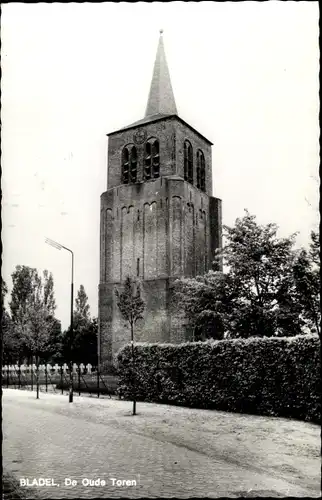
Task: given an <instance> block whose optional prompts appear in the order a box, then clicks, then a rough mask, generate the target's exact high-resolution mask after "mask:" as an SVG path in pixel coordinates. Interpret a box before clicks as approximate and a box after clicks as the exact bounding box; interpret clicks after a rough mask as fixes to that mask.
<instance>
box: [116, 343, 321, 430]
mask: <svg viewBox="0 0 322 500" xmlns="http://www.w3.org/2000/svg"><path fill="white" fill-rule="evenodd" d="M134 360H135V361H134V371H133V364H132V356H131V349H130V346H128V345H127V346H125V347H123V348H122V349H121V350H120V351H119V353H118V354H117V366H118V371H119V387H118V393H119V394H120V395H122V396H123V397H124V398H125V399H131V398H132V397H133V391H134V389H135V392H136V397H137V400H139V401H140V400H141V401H151V402H152V401H153V402H162V403H167V404H175V405H183V406H190V407H198V408H211V409H217V410H223V411H234V412H240V413H252V414H258V415H274V416H280V417H293V418H298V419H301V420H307V421H313V422H319V421H320V417H321V404H320V367H321V363H320V339H319V338H318V337H315V336H297V337H291V338H254V337H253V338H250V339H240V340H239V339H238V340H221V341H211V342H209V341H208V342H194V343H187V344H180V345H172V344H136V345H135V350H134ZM133 375H134V376H133ZM133 382H134V383H133Z"/></svg>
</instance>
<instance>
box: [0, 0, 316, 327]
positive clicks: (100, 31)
mask: <svg viewBox="0 0 322 500" xmlns="http://www.w3.org/2000/svg"><path fill="white" fill-rule="evenodd" d="M318 19H319V11H318V2H292V1H289V2H277V1H269V2H231V3H230V2H208V1H207V2H199V3H195V2H169V3H159V2H153V3H141V2H140V3H133V4H131V3H126V2H121V3H111V2H108V3H103V4H90V3H83V4H76V3H66V4H62V3H53V4H41V3H38V4H14V3H13V4H8V5H6V4H4V5H2V23H1V24H2V71H3V75H2V92H3V94H2V116H1V118H2V125H3V130H2V169H3V171H2V190H3V207H2V222H3V230H2V241H3V245H4V251H3V267H2V276H3V278H4V279H5V281H6V282H7V284H8V285H9V289H10V288H11V277H10V275H11V273H12V272H13V270H14V268H15V266H16V265H17V264H21V265H23V264H24V265H28V266H31V267H36V268H37V269H38V270H39V271H42V270H43V269H48V270H49V271H52V272H53V275H54V281H55V292H56V301H57V305H58V308H57V317H58V318H59V319H61V320H62V325H63V328H66V327H67V326H68V324H69V314H70V302H69V300H70V294H69V286H70V255H69V254H68V253H67V252H65V251H61V252H59V251H58V250H55V249H54V248H52V247H49V246H48V245H46V244H45V242H44V237H45V236H48V237H50V238H52V239H55V240H57V241H59V242H61V243H62V244H63V245H65V246H67V247H70V248H72V249H73V250H74V252H75V289H76V290H77V289H78V288H79V285H80V284H83V285H84V286H85V290H86V292H87V294H88V296H89V303H90V306H91V313H92V315H96V314H97V297H98V291H97V290H98V289H97V287H98V282H99V222H100V221H99V216H100V195H101V193H102V192H103V191H105V189H106V181H107V138H106V133H108V132H111V131H113V130H116V129H118V128H119V127H121V126H123V125H128V124H130V123H131V122H133V121H136V120H138V119H140V118H143V116H144V112H145V106H146V101H147V97H148V90H149V86H150V80H151V76H152V68H153V63H154V58H155V54H156V49H157V43H158V37H159V29H160V28H163V29H164V44H165V50H166V55H167V60H168V65H169V68H170V74H171V79H172V86H173V90H174V94H175V99H176V103H177V108H178V112H179V115H180V116H181V117H182V118H183V119H184V120H186V121H188V123H190V124H191V125H192V126H193V127H194V128H196V129H197V130H199V131H200V132H201V133H202V134H204V135H205V136H206V137H207V138H209V139H210V140H212V141H213V142H214V147H213V178H214V195H215V196H217V197H219V198H221V199H222V200H223V222H224V224H228V225H230V224H233V223H234V221H235V219H236V217H240V216H243V209H244V208H248V209H249V211H250V212H251V213H253V214H255V215H257V219H258V221H259V222H260V223H267V222H276V223H277V224H278V225H279V227H280V236H287V235H289V234H290V233H292V232H295V231H299V236H298V239H297V244H298V245H307V243H308V239H309V233H310V230H311V229H312V228H313V227H314V226H315V225H316V224H317V222H318V220H319V215H318V180H317V179H318V165H319V124H318V113H319V97H318V90H319V80H318V72H319V49H318V35H319V32H318ZM312 177H313V178H312ZM314 178H315V180H314ZM306 200H307V201H306ZM308 202H309V203H310V204H311V205H312V207H310V205H309V204H308Z"/></svg>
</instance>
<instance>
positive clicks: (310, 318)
mask: <svg viewBox="0 0 322 500" xmlns="http://www.w3.org/2000/svg"><path fill="white" fill-rule="evenodd" d="M293 272H294V280H295V287H296V292H295V295H296V298H297V300H298V302H299V304H300V306H301V313H302V315H303V318H304V320H305V322H306V326H307V327H308V328H310V330H313V331H314V330H315V331H316V333H317V334H318V335H321V329H320V323H321V307H320V286H321V284H320V246H319V235H318V233H316V232H314V231H312V233H311V243H310V249H309V251H307V250H305V249H301V250H300V252H299V253H298V256H297V259H296V261H295V263H294V268H293Z"/></svg>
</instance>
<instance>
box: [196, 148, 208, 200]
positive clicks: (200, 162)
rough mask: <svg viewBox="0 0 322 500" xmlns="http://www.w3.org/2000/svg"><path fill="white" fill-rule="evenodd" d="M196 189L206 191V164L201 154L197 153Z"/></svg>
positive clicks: (199, 151) (200, 152)
mask: <svg viewBox="0 0 322 500" xmlns="http://www.w3.org/2000/svg"><path fill="white" fill-rule="evenodd" d="M197 188H198V189H201V191H206V164H205V156H204V154H203V152H202V151H201V150H200V149H198V151H197Z"/></svg>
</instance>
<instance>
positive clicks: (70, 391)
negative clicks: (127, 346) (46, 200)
mask: <svg viewBox="0 0 322 500" xmlns="http://www.w3.org/2000/svg"><path fill="white" fill-rule="evenodd" d="M45 241H46V243H47V244H48V245H50V246H52V247H54V248H56V249H57V250H61V249H64V250H67V252H70V253H71V254H72V276H71V278H72V279H71V286H70V361H69V402H70V403H72V402H73V360H72V346H73V333H74V332H73V327H74V325H73V320H74V315H73V302H74V253H73V252H72V250H70V248H67V247H64V246H63V245H61V244H60V243H57V241H54V240H51V239H50V238H46V240H45Z"/></svg>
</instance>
